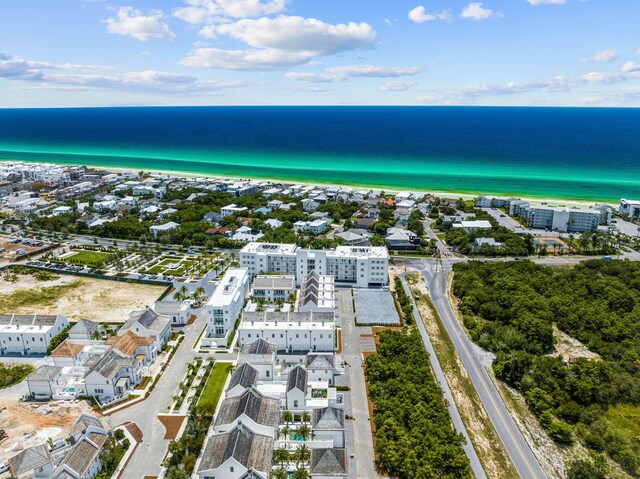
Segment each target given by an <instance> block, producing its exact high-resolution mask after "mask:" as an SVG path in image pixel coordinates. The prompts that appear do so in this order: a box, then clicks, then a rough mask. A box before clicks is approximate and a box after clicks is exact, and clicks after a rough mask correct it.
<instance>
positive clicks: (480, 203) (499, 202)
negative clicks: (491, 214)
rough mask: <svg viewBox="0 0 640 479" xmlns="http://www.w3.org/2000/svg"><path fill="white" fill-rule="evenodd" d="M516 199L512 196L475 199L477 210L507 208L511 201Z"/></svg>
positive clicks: (481, 196)
mask: <svg viewBox="0 0 640 479" xmlns="http://www.w3.org/2000/svg"><path fill="white" fill-rule="evenodd" d="M516 200H517V198H515V197H513V196H485V195H480V196H478V197H477V198H476V206H477V207H478V208H509V205H510V204H511V202H512V201H516Z"/></svg>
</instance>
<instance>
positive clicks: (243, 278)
mask: <svg viewBox="0 0 640 479" xmlns="http://www.w3.org/2000/svg"><path fill="white" fill-rule="evenodd" d="M249 285H250V278H249V272H248V271H247V270H246V269H243V268H229V269H228V270H227V272H226V273H225V274H224V276H223V277H222V279H221V280H220V282H219V283H218V285H217V286H216V289H215V291H214V292H213V294H212V295H211V298H209V301H207V304H206V306H205V316H206V318H207V338H205V339H204V340H203V341H205V342H206V340H207V339H211V338H216V339H220V340H222V339H224V338H226V337H227V335H228V333H229V331H233V329H234V327H235V324H236V321H237V320H238V318H239V317H240V313H241V312H242V308H243V307H244V303H245V301H246V299H247V294H248V292H249ZM208 342H209V343H211V341H208Z"/></svg>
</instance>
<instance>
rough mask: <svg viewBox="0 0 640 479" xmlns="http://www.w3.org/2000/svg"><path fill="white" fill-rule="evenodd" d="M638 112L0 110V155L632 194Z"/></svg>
mask: <svg viewBox="0 0 640 479" xmlns="http://www.w3.org/2000/svg"><path fill="white" fill-rule="evenodd" d="M639 139H640V110H639V109H606V108H604V109H591V108H484V107H473V108H471V107H470V108H466V107H465V108H445V107H442V108H440V107H424V108H421V107H420V108H412V107H220V108H218V107H161V108H87V109H24V110H0V158H7V159H20V160H30V161H45V162H57V163H68V164H87V165H99V166H113V167H123V168H133V169H156V170H170V171H183V172H190V173H198V174H212V175H220V176H224V175H229V176H240V177H261V178H278V179H285V180H292V181H296V180H297V181H307V182H322V183H338V184H349V185H355V186H359V185H362V186H375V187H380V188H392V189H419V190H424V191H450V192H461V193H493V194H516V195H520V196H538V197H548V198H570V199H580V200H607V201H617V200H618V199H619V198H621V197H640V140H639Z"/></svg>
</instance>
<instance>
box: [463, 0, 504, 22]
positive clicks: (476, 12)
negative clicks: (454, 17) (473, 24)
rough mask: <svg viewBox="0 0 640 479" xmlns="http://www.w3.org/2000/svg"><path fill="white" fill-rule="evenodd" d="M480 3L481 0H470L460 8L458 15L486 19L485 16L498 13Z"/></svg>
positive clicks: (473, 18) (488, 16) (472, 18)
mask: <svg viewBox="0 0 640 479" xmlns="http://www.w3.org/2000/svg"><path fill="white" fill-rule="evenodd" d="M482 5H483V4H482V2H471V3H470V4H469V5H467V6H466V7H465V8H464V9H463V10H462V13H461V14H460V17H462V18H468V19H471V20H486V19H487V18H491V17H493V16H496V15H498V14H497V13H496V12H494V11H493V10H490V9H488V8H484V7H483V6H482Z"/></svg>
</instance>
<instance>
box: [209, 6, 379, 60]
mask: <svg viewBox="0 0 640 479" xmlns="http://www.w3.org/2000/svg"><path fill="white" fill-rule="evenodd" d="M216 31H217V32H218V34H220V35H227V36H230V37H232V38H234V39H236V40H242V41H243V42H245V43H247V44H248V45H250V46H252V47H256V48H273V49H277V50H283V51H290V52H307V53H308V54H309V55H310V56H316V55H331V54H333V53H339V52H342V51H346V50H353V49H357V48H364V47H368V46H370V45H371V44H373V42H374V41H375V39H376V32H375V30H374V29H373V27H371V25H369V24H367V23H355V22H349V23H347V24H343V23H339V24H331V23H325V22H323V21H321V20H317V19H315V18H303V17H297V16H286V15H280V16H278V17H276V18H266V17H263V18H259V19H256V20H252V19H244V20H240V21H238V22H235V23H228V24H223V25H220V26H218V27H217V28H216Z"/></svg>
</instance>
